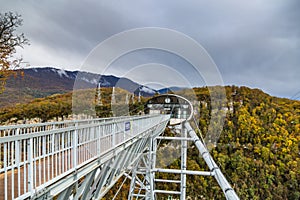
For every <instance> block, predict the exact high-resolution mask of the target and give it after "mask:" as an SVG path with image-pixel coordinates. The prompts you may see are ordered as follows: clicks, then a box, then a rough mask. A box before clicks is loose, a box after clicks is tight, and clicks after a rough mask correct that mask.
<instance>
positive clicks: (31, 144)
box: [27, 138, 34, 195]
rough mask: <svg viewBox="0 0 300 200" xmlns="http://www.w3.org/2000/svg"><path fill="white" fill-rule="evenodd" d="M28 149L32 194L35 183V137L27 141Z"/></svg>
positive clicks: (29, 186)
mask: <svg viewBox="0 0 300 200" xmlns="http://www.w3.org/2000/svg"><path fill="white" fill-rule="evenodd" d="M27 150H28V162H29V166H28V191H30V193H31V195H33V192H34V183H33V179H34V178H33V167H34V166H33V138H30V139H29V140H28V141H27Z"/></svg>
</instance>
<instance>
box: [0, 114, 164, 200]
mask: <svg viewBox="0 0 300 200" xmlns="http://www.w3.org/2000/svg"><path fill="white" fill-rule="evenodd" d="M168 120H169V116H168V115H145V116H134V117H132V116H127V117H116V118H101V119H92V120H78V121H65V122H54V123H40V124H32V125H31V124H26V125H13V126H1V127H0V133H1V135H0V136H1V137H0V192H2V194H3V195H0V200H1V199H5V200H6V199H14V198H18V197H19V198H20V199H23V198H26V197H30V196H32V195H33V194H34V193H35V192H36V191H38V190H39V189H41V188H43V187H45V186H46V185H49V184H51V183H53V182H55V181H57V180H59V179H61V178H63V177H64V176H66V174H69V173H71V172H72V171H75V170H76V169H77V168H80V167H82V166H83V165H85V164H87V163H89V162H91V161H92V160H94V159H96V158H98V157H99V156H100V155H101V154H104V153H105V152H107V151H110V150H111V149H113V148H114V147H116V146H117V145H121V144H123V143H125V142H126V141H128V140H130V139H131V138H133V137H136V136H138V135H139V134H141V133H143V132H145V131H147V130H149V129H151V128H153V127H156V126H157V125H159V124H161V123H166V121H168Z"/></svg>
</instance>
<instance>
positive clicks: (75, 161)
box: [72, 122, 78, 168]
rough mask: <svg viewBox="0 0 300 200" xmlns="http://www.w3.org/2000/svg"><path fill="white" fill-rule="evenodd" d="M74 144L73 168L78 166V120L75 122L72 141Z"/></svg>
mask: <svg viewBox="0 0 300 200" xmlns="http://www.w3.org/2000/svg"><path fill="white" fill-rule="evenodd" d="M72 143H73V144H72V146H73V168H76V167H77V143H78V122H76V124H75V131H74V137H73V141H72Z"/></svg>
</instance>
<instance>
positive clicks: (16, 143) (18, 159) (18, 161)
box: [15, 128, 21, 196]
mask: <svg viewBox="0 0 300 200" xmlns="http://www.w3.org/2000/svg"><path fill="white" fill-rule="evenodd" d="M19 134H20V128H18V129H17V132H16V135H19ZM20 155H21V154H20V140H16V141H15V156H16V164H17V168H18V170H17V171H18V196H19V195H20V194H21V186H20V185H21V175H20V160H21V159H20Z"/></svg>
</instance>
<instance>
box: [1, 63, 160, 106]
mask: <svg viewBox="0 0 300 200" xmlns="http://www.w3.org/2000/svg"><path fill="white" fill-rule="evenodd" d="M22 71H23V72H24V76H23V77H21V76H18V77H17V78H15V77H11V78H10V79H9V80H8V81H7V85H6V90H5V92H4V93H2V94H1V95H0V107H2V106H6V105H7V104H11V103H12V104H13V103H18V102H26V101H30V100H32V99H34V98H38V97H45V96H49V95H52V94H56V93H65V92H69V91H72V90H73V89H86V88H96V87H97V86H98V85H99V83H100V86H101V87H120V88H122V89H125V90H127V91H129V92H131V93H134V94H135V95H139V94H140V95H142V96H152V95H154V94H155V93H156V92H157V91H156V90H154V89H152V88H149V87H147V86H143V85H140V84H138V83H136V82H134V81H132V80H130V79H127V78H119V77H116V76H112V75H102V76H101V75H100V74H95V73H89V72H81V71H68V70H63V69H57V68H53V67H44V68H29V69H23V70H22ZM74 86H75V88H74ZM16 94H17V95H18V98H14V99H12V98H11V96H13V95H16ZM9 97H10V100H9V101H8V98H9Z"/></svg>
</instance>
